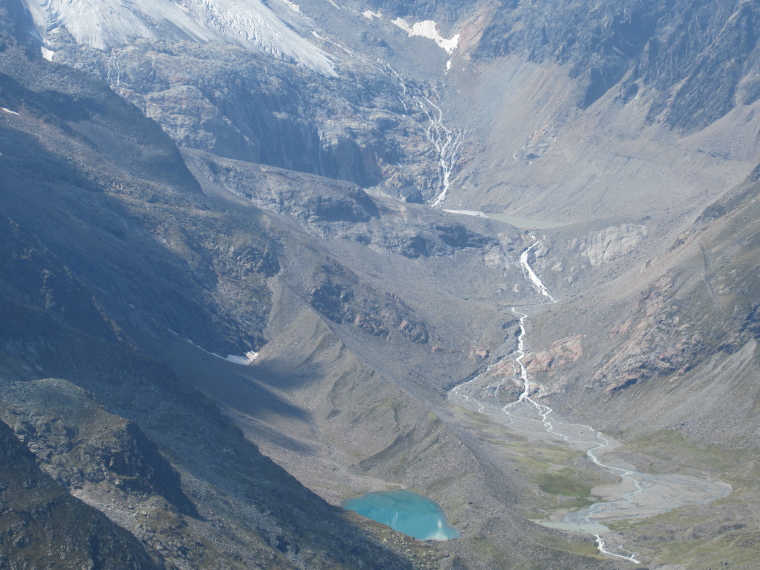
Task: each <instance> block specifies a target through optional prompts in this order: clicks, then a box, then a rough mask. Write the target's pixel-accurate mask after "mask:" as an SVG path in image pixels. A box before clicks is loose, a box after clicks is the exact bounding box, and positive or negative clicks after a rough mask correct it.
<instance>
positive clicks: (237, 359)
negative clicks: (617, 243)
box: [225, 351, 259, 366]
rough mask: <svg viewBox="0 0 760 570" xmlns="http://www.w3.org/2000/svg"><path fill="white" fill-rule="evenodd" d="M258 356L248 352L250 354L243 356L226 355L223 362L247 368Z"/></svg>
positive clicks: (255, 353)
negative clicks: (226, 361)
mask: <svg viewBox="0 0 760 570" xmlns="http://www.w3.org/2000/svg"><path fill="white" fill-rule="evenodd" d="M258 356H259V353H258V352H253V351H250V352H246V353H245V356H235V355H234V354H228V355H227V358H225V360H228V361H230V362H232V363H233V364H242V365H243V366H248V365H249V364H250V363H251V362H253V361H254V360H256V358H258Z"/></svg>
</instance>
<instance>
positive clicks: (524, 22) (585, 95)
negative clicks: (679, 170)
mask: <svg viewBox="0 0 760 570" xmlns="http://www.w3.org/2000/svg"><path fill="white" fill-rule="evenodd" d="M759 10H760V5H758V4H757V3H755V2H740V1H732V2H721V3H715V2H708V1H699V0H679V1H677V2H664V1H651V0H640V1H635V2H604V3H596V2H585V1H580V2H579V1H573V2H548V1H545V0H529V1H516V2H503V3H502V4H501V7H500V9H499V10H498V11H497V12H496V14H495V17H494V19H493V21H492V22H490V23H489V25H488V26H487V28H486V29H485V31H484V32H483V36H482V40H481V42H480V45H479V51H480V53H481V54H483V55H484V56H488V57H493V56H498V55H506V54H511V53H515V54H519V55H522V56H524V57H527V58H528V59H529V60H531V61H536V62H541V61H547V60H549V61H553V62H556V63H559V64H561V65H568V66H569V67H570V75H571V76H573V77H577V78H578V79H579V80H580V84H581V87H582V90H581V91H580V92H579V93H578V95H577V97H576V98H577V104H578V105H579V106H580V107H581V108H586V107H588V106H589V105H591V104H592V103H594V102H595V101H597V100H598V99H599V98H600V97H602V95H604V94H605V93H606V92H607V91H609V90H610V89H612V88H616V93H617V97H618V98H620V100H621V101H623V102H625V101H629V100H631V99H632V98H633V97H635V96H636V95H637V94H638V93H639V92H640V91H642V92H643V91H644V90H646V89H653V90H654V91H655V93H656V94H655V95H654V101H653V103H652V106H651V108H650V112H649V119H650V120H661V121H663V122H664V123H665V124H667V125H668V126H670V127H671V128H674V129H676V130H678V131H681V132H693V131H697V130H700V129H702V128H704V127H706V126H708V125H709V124H711V123H712V122H714V121H716V120H717V119H719V118H721V117H722V116H724V115H725V114H726V113H728V112H729V111H730V110H731V109H732V108H734V106H735V105H736V104H737V103H742V104H748V103H752V102H754V101H755V100H756V99H757V97H758V93H757V89H756V88H755V87H754V86H755V84H756V82H757V76H758V68H757V55H756V48H757V26H758V15H759Z"/></svg>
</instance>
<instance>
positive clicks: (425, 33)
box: [392, 18, 459, 53]
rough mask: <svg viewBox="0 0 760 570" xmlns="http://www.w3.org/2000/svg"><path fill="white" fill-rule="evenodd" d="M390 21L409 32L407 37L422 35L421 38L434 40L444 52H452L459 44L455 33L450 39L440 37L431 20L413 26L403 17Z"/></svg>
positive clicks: (457, 35) (436, 26)
mask: <svg viewBox="0 0 760 570" xmlns="http://www.w3.org/2000/svg"><path fill="white" fill-rule="evenodd" d="M392 23H394V24H396V25H397V26H398V27H399V28H401V29H402V30H404V31H405V32H406V33H407V34H409V37H412V36H422V37H423V38H428V39H431V40H433V41H435V43H437V44H438V47H440V48H442V49H444V50H446V53H452V52H453V51H454V50H455V49H457V46H458V45H459V34H456V35H455V36H454V37H452V38H450V39H446V38H444V37H442V36H441V34H439V33H438V25H437V24H436V23H435V22H434V21H433V20H425V21H424V22H417V23H416V24H414V25H413V26H410V25H409V23H408V22H407V21H406V20H404V19H403V18H396V19H395V20H393V22H392Z"/></svg>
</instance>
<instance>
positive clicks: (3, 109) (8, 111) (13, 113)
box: [0, 107, 18, 116]
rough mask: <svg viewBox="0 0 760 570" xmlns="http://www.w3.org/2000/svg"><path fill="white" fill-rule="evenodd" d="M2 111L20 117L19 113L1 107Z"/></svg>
mask: <svg viewBox="0 0 760 570" xmlns="http://www.w3.org/2000/svg"><path fill="white" fill-rule="evenodd" d="M0 111H5V112H6V113H10V114H11V115H16V116H18V113H17V112H16V111H11V110H10V109H7V108H6V107H0Z"/></svg>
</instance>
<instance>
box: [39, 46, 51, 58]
mask: <svg viewBox="0 0 760 570" xmlns="http://www.w3.org/2000/svg"><path fill="white" fill-rule="evenodd" d="M40 53H41V54H42V57H43V58H45V59H46V60H48V61H53V56H54V55H55V52H54V51H50V50H49V49H47V48H46V47H44V46H40Z"/></svg>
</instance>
